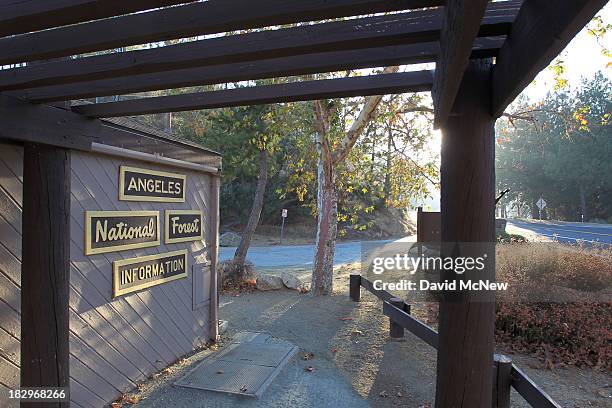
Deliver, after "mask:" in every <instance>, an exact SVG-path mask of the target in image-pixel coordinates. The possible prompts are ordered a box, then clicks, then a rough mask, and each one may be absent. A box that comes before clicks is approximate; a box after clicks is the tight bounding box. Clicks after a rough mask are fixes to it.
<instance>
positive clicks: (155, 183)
mask: <svg viewBox="0 0 612 408" xmlns="http://www.w3.org/2000/svg"><path fill="white" fill-rule="evenodd" d="M186 180H187V176H185V175H184V174H176V173H166V172H162V171H155V170H148V169H139V168H135V167H128V166H121V168H120V169H119V200H121V201H155V202H179V203H184V202H185V184H186Z"/></svg>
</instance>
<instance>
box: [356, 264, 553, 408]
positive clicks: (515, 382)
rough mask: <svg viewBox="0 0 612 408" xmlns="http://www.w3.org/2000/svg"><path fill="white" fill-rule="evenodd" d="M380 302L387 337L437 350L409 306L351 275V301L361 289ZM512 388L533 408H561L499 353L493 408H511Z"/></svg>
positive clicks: (431, 333)
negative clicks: (407, 339)
mask: <svg viewBox="0 0 612 408" xmlns="http://www.w3.org/2000/svg"><path fill="white" fill-rule="evenodd" d="M362 287H363V288H365V289H366V290H367V291H368V292H370V293H372V294H373V295H374V296H376V297H378V298H379V299H381V300H382V301H383V314H384V315H385V316H387V317H389V336H390V337H391V338H394V339H401V338H403V337H404V330H408V331H409V332H411V333H412V334H414V335H415V336H417V337H418V338H419V339H421V340H423V341H424V342H425V343H427V344H429V345H430V346H431V347H433V348H435V349H436V350H437V349H438V332H437V331H435V330H434V329H432V328H431V327H429V326H427V325H426V324H425V323H423V322H421V321H420V320H418V319H416V318H415V317H413V316H412V315H411V314H410V312H411V310H410V305H409V304H407V303H406V302H405V301H404V300H403V299H400V298H398V297H395V296H393V295H392V294H391V293H389V292H387V291H385V290H378V289H375V288H374V285H373V283H372V282H370V281H369V280H368V279H367V278H365V277H363V276H361V275H351V276H350V284H349V296H350V298H351V300H353V301H354V302H359V301H360V300H361V288H362ZM511 387H513V388H514V389H515V390H516V391H517V392H518V393H519V394H520V395H521V396H522V397H523V398H524V399H525V401H527V402H528V403H529V405H531V406H532V407H534V408H561V406H560V405H559V404H557V403H556V402H555V401H554V400H553V399H552V398H551V397H550V395H548V394H547V393H546V392H545V391H544V390H542V389H541V388H540V387H539V386H538V385H537V384H536V383H534V382H533V380H531V378H529V377H528V376H527V375H526V374H525V373H524V372H523V371H522V370H521V369H520V368H518V367H517V366H516V365H515V364H513V363H512V359H511V358H510V357H508V356H505V355H502V354H495V355H494V356H493V390H492V392H493V407H494V408H509V407H510V388H511Z"/></svg>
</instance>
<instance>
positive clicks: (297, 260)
mask: <svg viewBox="0 0 612 408" xmlns="http://www.w3.org/2000/svg"><path fill="white" fill-rule="evenodd" d="M506 230H507V231H508V232H510V233H516V234H521V235H526V236H527V238H529V236H534V235H535V236H538V237H541V238H544V239H555V240H557V241H559V242H561V243H566V244H580V243H582V244H586V245H598V244H602V245H606V244H607V245H611V244H612V225H611V224H587V223H577V222H576V223H575V222H559V221H525V220H508V227H507V228H506ZM415 240H416V237H407V238H402V239H401V241H415ZM389 242H393V240H385V241H370V243H374V244H376V243H378V244H385V243H389ZM235 251H236V248H235V247H221V248H220V249H219V255H220V258H221V260H222V261H224V260H226V259H231V258H233V257H234V252H235ZM314 251H315V246H314V245H288V246H267V247H251V248H249V252H248V254H247V260H249V261H251V262H253V263H254V264H255V265H256V266H257V267H259V268H270V269H272V268H284V267H311V266H312V263H313V257H314ZM360 259H361V242H359V241H355V242H342V243H339V244H337V245H336V256H335V257H334V264H335V265H343V264H347V263H352V262H358V261H359V260H360Z"/></svg>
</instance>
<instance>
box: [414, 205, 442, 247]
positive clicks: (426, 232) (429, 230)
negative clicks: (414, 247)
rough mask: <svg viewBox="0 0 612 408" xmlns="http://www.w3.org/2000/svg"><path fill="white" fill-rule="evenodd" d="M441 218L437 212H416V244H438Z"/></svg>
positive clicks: (419, 210)
mask: <svg viewBox="0 0 612 408" xmlns="http://www.w3.org/2000/svg"><path fill="white" fill-rule="evenodd" d="M441 229H442V216H441V214H440V213H439V212H425V211H422V210H421V208H419V209H418V211H417V242H431V243H439V242H440V240H441V237H440V230H441Z"/></svg>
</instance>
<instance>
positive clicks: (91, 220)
mask: <svg viewBox="0 0 612 408" xmlns="http://www.w3.org/2000/svg"><path fill="white" fill-rule="evenodd" d="M159 243H160V232H159V211H86V212H85V255H93V254H102V253H106V252H113V251H125V250H128V249H135V248H147V247H152V246H157V245H159Z"/></svg>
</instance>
